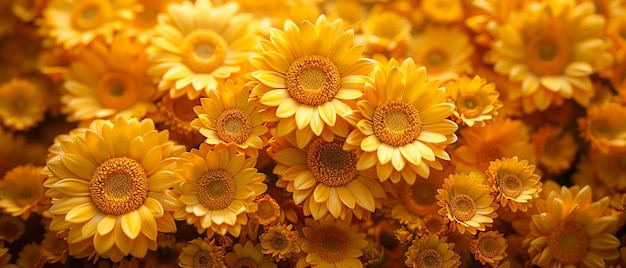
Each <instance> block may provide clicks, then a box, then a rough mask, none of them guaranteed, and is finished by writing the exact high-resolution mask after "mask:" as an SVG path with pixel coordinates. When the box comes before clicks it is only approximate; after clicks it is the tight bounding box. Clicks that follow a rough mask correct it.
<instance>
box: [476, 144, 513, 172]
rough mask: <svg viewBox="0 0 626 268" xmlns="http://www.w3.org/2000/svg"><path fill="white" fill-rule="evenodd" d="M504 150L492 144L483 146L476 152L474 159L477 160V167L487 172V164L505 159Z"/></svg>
mask: <svg viewBox="0 0 626 268" xmlns="http://www.w3.org/2000/svg"><path fill="white" fill-rule="evenodd" d="M505 156H506V155H505V154H504V149H503V148H502V146H500V145H498V144H494V143H487V144H483V146H481V147H480V149H479V150H478V153H477V155H476V159H477V160H478V165H479V166H480V167H485V168H482V169H484V170H487V167H489V162H491V161H493V160H496V159H500V158H502V157H505Z"/></svg>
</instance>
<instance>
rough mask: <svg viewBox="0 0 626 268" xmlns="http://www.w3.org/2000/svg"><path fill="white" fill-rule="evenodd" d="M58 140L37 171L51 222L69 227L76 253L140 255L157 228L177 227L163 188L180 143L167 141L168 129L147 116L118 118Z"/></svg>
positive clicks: (116, 256) (170, 176)
mask: <svg viewBox="0 0 626 268" xmlns="http://www.w3.org/2000/svg"><path fill="white" fill-rule="evenodd" d="M56 142H59V143H60V144H56V145H55V146H53V147H51V148H58V150H57V151H56V152H55V151H52V150H51V152H54V153H53V154H52V156H51V158H49V159H48V162H47V163H46V167H45V168H44V169H43V171H42V173H43V174H45V175H47V176H48V179H46V181H44V186H45V187H46V188H49V190H48V191H47V192H46V195H48V196H50V197H52V206H51V207H50V209H49V210H48V211H49V212H50V213H51V214H52V222H51V223H50V227H49V228H50V230H52V231H68V232H67V242H68V244H69V245H72V244H80V247H79V248H78V249H76V250H77V251H78V252H82V251H84V249H86V247H88V246H90V245H92V246H93V247H94V249H95V251H96V252H97V253H98V254H99V255H100V256H102V257H105V258H110V259H111V260H113V261H119V260H121V259H122V258H123V257H124V256H126V255H129V254H131V255H133V256H135V257H138V258H141V257H143V256H145V254H146V252H147V251H148V249H151V250H154V249H156V239H157V233H158V232H175V231H176V225H175V224H174V218H173V217H172V212H173V210H174V201H175V200H174V199H173V198H172V197H170V196H169V195H167V193H166V192H167V191H168V190H169V189H170V188H171V187H172V186H173V184H174V182H175V178H176V177H175V175H174V172H173V171H172V170H173V169H174V168H175V159H176V158H177V157H178V156H179V155H180V154H181V153H182V152H183V151H185V147H184V146H180V145H176V144H175V143H174V142H172V141H169V140H168V133H167V131H163V132H157V131H156V130H155V128H154V122H153V121H152V120H150V119H145V120H142V121H138V120H137V119H124V118H123V117H118V118H117V119H116V120H115V121H105V120H96V121H94V122H93V123H91V124H90V125H89V128H86V129H81V130H80V131H75V132H73V134H72V135H68V136H67V137H65V138H63V139H57V141H56ZM84 241H87V242H84ZM81 242H84V243H81ZM70 251H71V250H70Z"/></svg>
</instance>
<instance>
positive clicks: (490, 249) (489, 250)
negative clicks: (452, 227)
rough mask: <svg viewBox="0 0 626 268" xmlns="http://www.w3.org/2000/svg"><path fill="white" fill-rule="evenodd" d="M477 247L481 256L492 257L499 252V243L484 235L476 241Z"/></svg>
mask: <svg viewBox="0 0 626 268" xmlns="http://www.w3.org/2000/svg"><path fill="white" fill-rule="evenodd" d="M478 249H479V250H480V254H482V255H483V256H485V257H487V258H493V257H495V256H496V255H498V253H499V252H500V243H498V241H497V240H496V239H494V238H493V237H484V238H481V239H480V241H479V242H478Z"/></svg>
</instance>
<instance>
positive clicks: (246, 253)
mask: <svg viewBox="0 0 626 268" xmlns="http://www.w3.org/2000/svg"><path fill="white" fill-rule="evenodd" d="M225 261H226V264H227V265H228V266H229V267H257V268H276V267H277V266H276V264H275V263H273V262H272V259H270V257H269V256H266V255H263V252H261V245H260V244H256V245H254V244H252V242H250V241H247V242H246V244H245V245H241V243H237V244H235V245H234V246H233V251H232V252H228V253H226V257H225Z"/></svg>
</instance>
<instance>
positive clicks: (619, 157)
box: [610, 151, 626, 174]
mask: <svg viewBox="0 0 626 268" xmlns="http://www.w3.org/2000/svg"><path fill="white" fill-rule="evenodd" d="M610 154H611V155H612V157H611V158H610V159H611V160H610V162H611V164H612V165H610V166H611V167H612V169H613V170H615V171H616V172H617V173H615V174H621V173H622V172H626V151H620V152H616V153H614V154H612V153H610Z"/></svg>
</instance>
